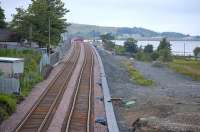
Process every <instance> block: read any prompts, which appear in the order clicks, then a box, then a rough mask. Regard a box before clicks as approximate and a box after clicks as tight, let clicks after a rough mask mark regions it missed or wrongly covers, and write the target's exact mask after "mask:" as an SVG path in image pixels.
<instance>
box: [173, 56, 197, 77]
mask: <svg viewBox="0 0 200 132" xmlns="http://www.w3.org/2000/svg"><path fill="white" fill-rule="evenodd" d="M169 66H170V68H172V69H174V70H175V71H176V72H178V73H181V74H184V75H187V76H190V77H191V78H192V79H193V80H200V61H197V60H186V59H174V60H173V62H171V63H170V64H169Z"/></svg>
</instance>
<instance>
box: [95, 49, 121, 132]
mask: <svg viewBox="0 0 200 132" xmlns="http://www.w3.org/2000/svg"><path fill="white" fill-rule="evenodd" d="M93 49H94V51H95V52H96V55H97V59H98V61H99V64H100V68H101V69H100V71H101V83H102V89H103V94H104V105H105V111H106V119H107V125H108V131H109V132H119V127H118V125H117V120H116V117H115V113H114V109H113V104H112V102H111V96H110V90H109V87H108V84H107V79H106V74H105V71H104V66H103V63H102V60H101V57H100V55H99V53H98V51H97V50H96V48H95V47H94V46H93Z"/></svg>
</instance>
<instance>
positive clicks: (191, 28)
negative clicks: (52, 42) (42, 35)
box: [0, 0, 200, 35]
mask: <svg viewBox="0 0 200 132" xmlns="http://www.w3.org/2000/svg"><path fill="white" fill-rule="evenodd" d="M0 1H1V6H2V7H3V8H4V9H5V12H6V18H7V20H8V21H9V20H11V18H12V17H11V14H13V13H15V8H16V7H27V6H28V4H29V3H30V1H31V0H0ZM63 1H64V2H65V3H66V7H67V8H68V9H69V10H70V13H68V15H66V18H67V19H68V21H69V22H74V23H81V24H92V25H102V26H117V27H119V26H123V27H135V26H136V27H144V28H148V29H151V30H155V31H159V32H164V31H176V32H182V33H185V34H192V35H200V8H199V5H200V0H63Z"/></svg>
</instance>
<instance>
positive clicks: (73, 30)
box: [68, 23, 197, 40]
mask: <svg viewBox="0 0 200 132" xmlns="http://www.w3.org/2000/svg"><path fill="white" fill-rule="evenodd" d="M68 31H69V35H72V36H82V37H84V38H86V39H92V38H94V37H95V38H97V39H98V38H99V37H100V35H101V34H105V33H112V34H113V35H114V36H115V37H116V39H126V38H128V37H134V38H136V39H152V40H157V39H160V38H163V37H168V38H169V39H174V40H183V39H184V40H193V39H196V38H197V37H191V36H189V35H185V34H182V33H177V32H162V33H159V32H155V31H152V30H149V29H145V28H138V27H133V28H129V27H103V26H95V25H85V24H74V23H72V24H71V26H70V27H69V28H68Z"/></svg>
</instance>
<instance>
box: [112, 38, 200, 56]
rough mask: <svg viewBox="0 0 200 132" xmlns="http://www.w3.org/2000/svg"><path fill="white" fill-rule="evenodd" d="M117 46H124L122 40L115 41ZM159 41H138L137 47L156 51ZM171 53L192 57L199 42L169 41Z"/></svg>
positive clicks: (199, 44) (199, 45)
mask: <svg viewBox="0 0 200 132" xmlns="http://www.w3.org/2000/svg"><path fill="white" fill-rule="evenodd" d="M115 43H116V44H117V45H124V40H115ZM159 43H160V41H138V42H137V45H138V47H140V46H142V47H144V46H146V45H148V44H151V45H153V47H154V50H156V49H157V47H158V45H159ZM170 44H171V48H172V53H173V54H175V55H184V51H185V55H193V50H194V49H195V48H196V47H200V41H170Z"/></svg>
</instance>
